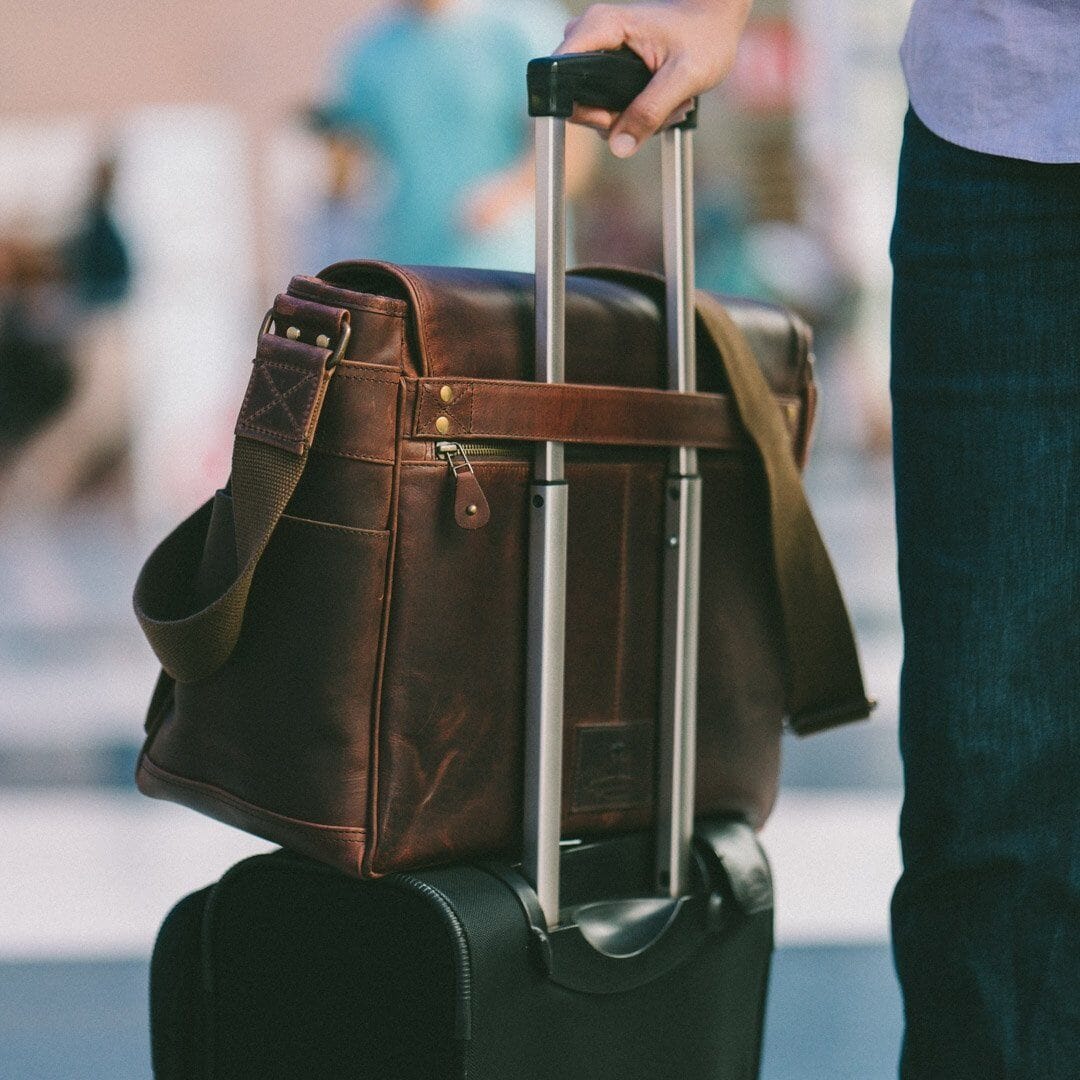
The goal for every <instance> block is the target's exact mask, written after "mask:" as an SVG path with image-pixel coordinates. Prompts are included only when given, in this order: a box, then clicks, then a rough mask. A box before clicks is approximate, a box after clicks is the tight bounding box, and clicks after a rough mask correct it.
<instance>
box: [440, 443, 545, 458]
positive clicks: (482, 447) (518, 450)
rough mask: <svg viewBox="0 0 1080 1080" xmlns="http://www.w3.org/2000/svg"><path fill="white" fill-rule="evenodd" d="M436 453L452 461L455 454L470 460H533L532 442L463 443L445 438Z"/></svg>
mask: <svg viewBox="0 0 1080 1080" xmlns="http://www.w3.org/2000/svg"><path fill="white" fill-rule="evenodd" d="M435 453H436V454H437V455H438V456H439V457H441V458H445V459H446V460H447V461H450V462H452V460H453V458H454V457H455V455H457V456H460V457H462V458H464V459H465V460H466V461H468V460H469V459H470V458H502V459H503V460H504V461H531V460H532V459H533V456H534V455H533V450H532V444H531V443H510V442H502V443H500V442H471V443H462V442H456V441H454V440H452V439H443V440H440V441H439V442H437V443H436V444H435Z"/></svg>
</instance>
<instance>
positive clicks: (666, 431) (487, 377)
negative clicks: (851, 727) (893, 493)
mask: <svg viewBox="0 0 1080 1080" xmlns="http://www.w3.org/2000/svg"><path fill="white" fill-rule="evenodd" d="M532 292H533V286H532V278H531V277H530V276H527V275H522V274H507V273H496V272H484V271H466V270H450V269H430V268H426V269H415V268H402V267H396V266H391V265H387V264H379V263H342V264H339V265H337V266H334V267H331V268H330V269H329V270H328V271H325V272H324V273H323V275H322V276H321V277H320V278H308V277H300V278H296V279H294V280H293V282H292V283H291V285H290V287H289V291H288V293H287V294H284V295H282V296H279V297H278V298H277V301H276V303H275V305H274V308H273V311H272V313H271V315H270V316H268V318H267V322H266V324H265V325H264V328H263V332H262V333H261V335H260V337H259V344H258V351H257V355H256V358H255V361H254V370H253V372H252V376H251V382H250V385H249V388H248V391H247V396H246V397H245V400H244V403H243V406H242V408H241V410H240V417H239V421H238V423H237V427H236V436H237V437H236V447H235V451H234V458H233V472H232V478H231V481H230V485H229V488H228V489H227V490H225V491H221V492H218V494H217V495H216V496H215V497H214V498H213V499H212V500H210V501H209V502H207V503H206V505H204V506H203V507H202V508H201V509H200V510H199V511H197V512H196V513H195V514H194V515H193V516H192V517H191V518H189V519H188V520H187V521H185V522H184V523H183V524H182V525H180V526H179V528H178V529H177V530H176V531H175V532H174V533H173V534H171V536H170V537H169V538H167V539H166V540H165V541H164V542H163V544H162V545H161V546H160V547H159V548H158V549H157V550H156V551H155V552H154V554H153V555H151V557H150V559H149V560H148V562H147V564H146V566H145V568H144V569H143V572H142V574H141V576H140V579H139V582H138V585H137V586H136V595H135V605H136V611H137V613H138V615H139V619H140V622H141V623H142V626H143V628H144V630H145V632H146V634H147V637H148V638H149V640H150V641H151V643H152V644H153V646H154V648H155V651H156V652H157V654H158V656H159V658H160V659H161V662H162V665H163V667H164V669H165V671H164V672H163V674H162V677H161V680H160V681H159V684H158V687H157V690H156V692H155V694H154V698H153V701H152V703H151V707H150V713H149V717H148V719H147V732H148V735H147V740H146V745H145V747H144V749H143V752H142V755H141V758H140V761H139V767H138V784H139V787H140V789H141V790H142V791H143V792H144V793H146V794H148V795H152V796H155V797H158V798H165V799H171V800H173V801H176V802H180V803H184V804H186V805H188V806H191V807H194V808H195V809H197V810H200V811H202V812H204V813H207V814H209V815H211V816H213V817H215V818H218V819H220V820H222V821H226V822H229V823H230V824H233V825H236V826H238V827H240V828H242V829H246V830H248V831H250V832H253V833H256V834H258V835H260V836H264V837H266V838H268V839H271V840H273V841H276V842H278V843H281V844H283V845H285V846H287V847H291V848H293V849H295V850H298V851H301V852H304V853H306V854H308V855H310V856H313V857H315V858H318V859H322V860H324V861H326V862H328V863H332V864H334V865H336V866H339V867H341V868H343V869H345V870H347V871H349V872H351V873H354V874H360V875H363V876H373V877H374V876H379V875H382V874H385V873H388V872H391V871H395V870H400V869H404V868H407V867H411V866H416V865H420V864H429V863H438V862H446V861H450V860H454V859H459V858H463V857H467V856H475V855H482V854H483V855H488V854H493V853H512V852H513V851H514V850H515V849H516V848H517V845H518V843H519V837H520V836H521V832H522V830H521V824H520V814H521V790H522V780H521V774H522V768H523V766H522V727H523V717H522V712H523V705H522V702H523V700H524V687H523V681H524V671H525V657H524V637H525V634H524V619H525V611H524V603H525V592H526V590H525V575H526V566H527V559H526V542H527V524H526V519H527V509H526V505H525V503H526V499H527V497H528V484H529V474H530V456H531V451H532V447H533V443H534V441H536V440H558V441H562V442H565V443H566V444H567V460H568V466H567V471H568V476H569V479H570V481H571V484H570V491H571V496H570V500H571V502H570V548H569V569H568V573H569V582H568V627H567V670H566V707H565V716H566V738H565V763H564V768H565V773H564V775H565V777H566V781H565V783H564V789H563V831H564V835H589V834H601V833H607V832H612V831H617V830H618V831H622V830H627V829H633V828H640V827H642V826H644V825H645V824H646V823H648V822H649V821H650V820H651V818H652V811H653V806H652V803H653V788H654V771H655V768H656V762H655V743H656V730H655V728H656V713H657V700H658V694H659V686H658V682H659V678H658V668H659V641H660V567H661V562H662V544H663V542H664V537H663V536H662V522H663V517H664V515H663V498H664V482H665V481H664V477H665V463H666V459H667V455H668V449H667V448H669V447H672V446H680V445H690V446H696V447H699V448H700V450H701V453H700V470H701V474H702V476H703V478H704V498H703V507H704V510H703V524H702V537H703V541H702V560H701V561H702V593H701V601H700V610H701V617H700V661H699V671H700V676H699V689H698V714H699V721H698V764H697V808H698V811H699V812H704V811H709V812H712V811H717V810H724V811H733V812H737V813H741V814H744V815H745V816H746V817H747V818H748V819H749V820H750V821H751V822H753V823H754V824H755V825H760V824H761V823H762V822H763V821H764V819H765V817H766V815H767V814H768V813H769V810H770V808H771V806H772V803H773V800H774V797H775V793H776V785H777V776H778V766H779V747H780V736H781V732H782V728H783V725H784V721H785V718H787V719H788V721H789V723H790V725H791V726H792V727H793V728H794V729H795V730H796V731H797V732H800V733H806V732H809V731H814V730H817V729H820V728H824V727H829V726H832V725H834V724H838V723H842V722H844V721H847V720H853V719H857V718H861V717H863V716H865V715H867V713H868V711H869V707H870V706H869V704H868V702H867V699H866V696H865V693H864V691H863V687H862V682H861V678H860V674H859V666H858V660H857V657H856V653H855V647H854V643H853V641H852V637H851V630H850V624H849V621H848V618H847V615H846V612H845V610H844V607H843V602H842V600H841V598H840V595H839V591H838V589H837V586H836V581H835V577H834V575H833V572H832V569H831V566H830V565H829V561H828V557H827V555H826V554H825V551H824V548H823V546H822V543H821V539H820V537H819V535H818V533H817V530H816V528H815V526H814V523H813V520H812V518H811V517H810V512H809V509H808V508H807V505H806V501H805V498H804V497H803V494H802V491H801V487H800V484H799V477H798V470H797V466H798V465H801V464H802V463H803V462H804V461H805V458H806V454H807V449H808V445H809V439H810V430H811V426H812V422H813V414H814V401H815V390H814V383H813V379H812V363H811V357H810V353H809V344H810V342H809V333H808V331H807V328H806V327H805V326H804V325H803V324H802V323H801V322H800V321H799V320H798V319H796V318H795V317H793V316H792V315H790V314H789V313H787V312H785V311H783V310H781V309H778V308H774V307H769V306H765V305H761V304H756V303H751V302H749V301H727V307H726V309H725V307H723V306H721V305H720V303H719V302H718V301H717V300H716V299H715V298H712V297H709V296H707V295H705V294H701V295H700V296H699V305H698V322H699V326H698V342H699V344H698V371H699V383H700V385H701V387H702V392H700V393H696V394H689V395H679V394H675V393H671V392H668V391H666V390H661V389H658V387H661V386H662V385H663V383H664V374H665V338H664V325H663V322H664V320H663V295H662V285H661V284H658V283H657V282H655V281H653V280H652V279H651V278H649V277H647V276H645V275H636V274H632V273H630V272H626V271H595V272H581V273H578V274H576V275H574V276H572V277H571V278H570V279H569V280H568V283H567V377H568V380H569V382H568V384H565V385H544V384H537V383H534V382H531V381H529V374H528V373H529V372H530V371H531V369H532V364H533V329H532V327H533V319H532V307H533V297H532Z"/></svg>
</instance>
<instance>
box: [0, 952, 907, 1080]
mask: <svg viewBox="0 0 1080 1080" xmlns="http://www.w3.org/2000/svg"><path fill="white" fill-rule="evenodd" d="M146 980H147V965H146V963H145V962H142V961H102V962H85V963H76V962H70V963H61V962H57V963H45V962H37V963H25V964H13V963H8V964H0V1077H2V1078H3V1080H149V1077H150V1051H149V1043H148V1037H147V1033H146V1009H147V1006H146ZM899 1039H900V1003H899V995H898V992H897V990H896V986H895V982H894V980H893V975H892V965H891V961H890V958H889V953H888V949H887V948H886V947H885V946H883V945H882V946H865V947H862V946H854V947H826V946H822V947H817V946H810V947H806V948H785V949H780V950H779V951H778V952H777V954H776V957H775V960H774V964H773V975H772V991H771V995H770V1001H769V1015H768V1021H767V1028H766V1038H765V1059H764V1067H763V1070H762V1076H761V1080H891V1078H892V1077H894V1076H895V1065H894V1063H895V1060H896V1055H897V1047H898V1045H899ZM297 1080H303V1078H300V1077H298V1078H297ZM342 1080H347V1078H345V1077H343V1078H342ZM657 1080H663V1078H661V1077H658V1078H657Z"/></svg>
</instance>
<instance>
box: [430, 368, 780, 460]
mask: <svg viewBox="0 0 1080 1080" xmlns="http://www.w3.org/2000/svg"><path fill="white" fill-rule="evenodd" d="M415 386H416V391H415V394H416V404H415V411H414V414H413V427H412V435H413V437H414V438H423V439H429V438H435V439H438V438H443V439H465V438H469V439H475V438H480V439H500V440H503V439H505V440H516V439H521V440H528V441H533V442H565V443H587V444H592V445H609V446H696V447H701V448H702V449H710V450H727V449H736V448H738V447H740V446H745V445H746V444H747V436H746V433H745V430H744V428H743V426H742V424H741V422H740V421H739V415H738V412H737V411H736V409H735V407H734V405H733V403H732V401H731V399H730V398H729V397H728V396H727V395H726V394H678V393H673V392H672V391H669V390H650V389H643V388H640V387H629V386H587V385H582V384H579V383H533V382H515V381H512V380H504V379H446V378H443V379H417V380H416V381H415ZM775 401H776V404H777V411H778V412H779V413H780V414H781V416H782V418H783V419H784V420H785V421H786V422H787V427H788V431H789V434H790V436H791V437H792V439H794V438H795V437H796V435H797V433H798V431H799V416H800V412H801V403H800V402H799V399H798V398H794V397H779V396H776V397H775Z"/></svg>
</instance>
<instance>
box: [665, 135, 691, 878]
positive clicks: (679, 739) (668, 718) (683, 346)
mask: <svg viewBox="0 0 1080 1080" xmlns="http://www.w3.org/2000/svg"><path fill="white" fill-rule="evenodd" d="M692 140H693V134H692V132H691V131H683V130H681V129H679V128H671V129H668V130H667V131H665V132H664V133H663V134H662V136H661V166H662V171H663V200H664V274H665V278H666V280H667V327H668V387H669V389H671V390H678V391H680V392H682V393H691V392H693V391H694V390H695V389H696V387H697V372H696V363H695V356H696V343H695V335H694V205H693V141H692ZM665 503H666V510H665V534H664V535H665V541H666V544H665V554H664V585H663V589H664V592H663V602H664V619H663V647H662V648H663V651H662V662H661V664H662V666H661V672H662V675H661V716H660V721H661V722H660V740H661V744H660V774H659V775H660V784H659V793H658V800H657V809H658V821H657V843H656V879H657V887H658V888H659V889H660V890H661V891H664V892H667V893H668V894H669V895H671V896H679V895H681V894H682V893H684V892H685V891H686V890H687V886H688V880H687V879H688V876H689V870H690V843H691V839H692V836H693V829H694V767H695V759H696V749H697V747H696V742H697V652H698V601H699V591H700V578H701V574H700V565H701V478H700V476H699V475H698V468H697V451H696V450H695V449H694V448H693V447H679V449H678V450H676V451H674V452H673V453H672V456H671V464H670V467H669V472H668V479H667V484H666V499H665Z"/></svg>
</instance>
